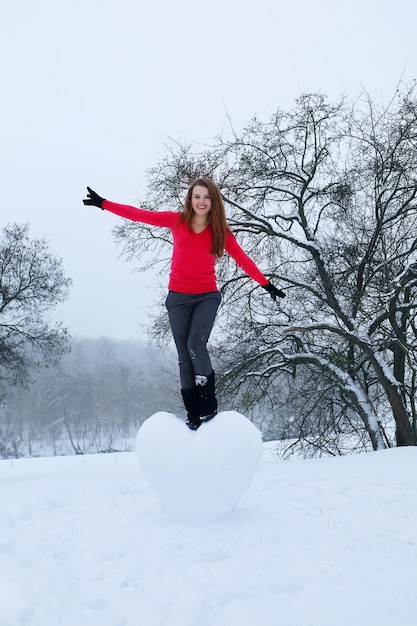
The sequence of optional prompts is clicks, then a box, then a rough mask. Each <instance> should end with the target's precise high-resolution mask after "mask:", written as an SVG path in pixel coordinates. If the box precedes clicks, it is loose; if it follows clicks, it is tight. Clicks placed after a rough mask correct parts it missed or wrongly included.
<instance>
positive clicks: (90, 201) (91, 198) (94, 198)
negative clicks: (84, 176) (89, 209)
mask: <svg viewBox="0 0 417 626" xmlns="http://www.w3.org/2000/svg"><path fill="white" fill-rule="evenodd" d="M87 191H88V193H87V197H86V198H85V199H84V200H83V203H84V204H86V205H89V206H97V207H99V209H102V208H103V207H102V204H103V202H104V200H105V198H102V197H101V196H99V195H98V193H96V192H95V191H93V190H92V189H90V187H87Z"/></svg>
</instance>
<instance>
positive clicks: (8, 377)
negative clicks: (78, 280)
mask: <svg viewBox="0 0 417 626" xmlns="http://www.w3.org/2000/svg"><path fill="white" fill-rule="evenodd" d="M70 282H71V281H70V280H69V279H68V278H67V277H66V276H65V274H64V272H63V269H62V262H61V259H59V258H57V257H55V256H54V255H53V254H51V252H50V251H49V247H48V244H47V242H46V240H45V239H30V238H29V226H28V225H27V224H24V225H19V224H13V225H11V226H6V227H5V228H4V230H3V232H2V236H1V238H0V386H1V387H0V394H1V393H4V391H5V387H6V385H15V384H26V383H28V382H29V379H30V376H31V373H32V372H33V370H34V368H37V367H41V366H47V365H50V364H52V363H55V362H56V361H57V360H58V359H59V358H60V356H61V355H63V354H64V353H66V352H67V351H68V349H69V343H68V333H67V330H66V329H65V328H64V327H63V326H62V325H61V324H59V323H58V324H55V325H52V324H51V323H50V322H49V320H48V318H47V313H48V312H49V311H50V310H51V309H53V308H54V307H55V305H56V304H57V303H58V302H62V301H64V300H65V299H66V297H67V294H68V288H69V285H70Z"/></svg>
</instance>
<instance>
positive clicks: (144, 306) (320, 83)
mask: <svg viewBox="0 0 417 626" xmlns="http://www.w3.org/2000/svg"><path fill="white" fill-rule="evenodd" d="M3 4H4V6H3V7H2V8H1V12H0V58H1V76H0V80H1V99H0V110H1V130H0V133H1V138H0V139H1V142H0V172H1V174H0V176H1V212H0V228H1V229H2V228H3V227H4V226H5V225H6V224H8V223H13V222H19V223H21V222H29V224H30V234H31V236H33V237H35V236H40V235H41V236H42V235H46V237H47V239H48V241H49V243H50V247H51V249H52V251H53V252H54V253H56V254H57V255H59V256H60V257H62V259H63V265H64V268H65V270H66V272H67V274H68V275H69V276H70V277H71V278H72V280H73V287H72V290H71V295H70V298H69V299H68V301H67V303H66V304H64V305H60V306H59V307H58V308H57V310H56V312H55V313H54V319H59V320H62V321H63V322H64V323H65V325H66V326H67V327H68V329H69V331H70V333H71V335H73V336H75V337H80V336H87V337H98V336H101V335H106V336H109V337H114V338H117V339H127V338H137V337H144V336H145V334H144V331H143V330H141V329H140V328H138V324H139V323H141V322H144V321H145V320H146V317H147V314H148V313H149V312H150V311H151V310H152V309H153V307H155V298H154V297H153V288H152V287H153V285H152V283H153V281H152V275H151V274H148V275H146V274H145V275H143V274H138V273H134V272H133V266H131V265H129V264H128V263H126V262H125V261H123V260H121V259H119V258H118V252H119V251H118V250H117V248H116V246H115V244H114V241H113V237H112V234H111V229H112V227H113V226H114V225H115V224H116V223H117V222H118V218H117V217H114V216H112V215H110V214H108V213H104V212H102V211H101V210H99V209H96V208H94V207H84V205H83V204H82V198H83V197H84V193H85V187H86V185H90V186H92V187H93V188H94V189H96V190H97V191H98V193H100V194H101V195H103V196H104V197H106V198H109V199H111V200H114V201H117V202H123V203H126V204H137V201H138V199H140V198H144V197H145V195H146V170H147V169H148V168H149V167H151V166H154V165H155V164H157V163H158V162H159V161H160V159H161V158H162V156H163V155H164V144H165V143H166V141H167V139H168V138H169V137H172V138H174V139H177V140H180V141H186V142H196V143H199V142H210V141H211V140H212V138H213V137H214V136H215V135H217V134H218V133H219V132H221V129H222V127H223V126H224V125H225V124H226V115H230V117H231V119H232V122H233V125H234V127H236V128H240V127H241V126H243V125H244V124H245V123H246V122H247V121H248V120H249V119H250V118H251V117H252V116H253V115H254V114H255V113H256V114H257V115H258V116H259V117H261V118H264V119H268V118H269V116H270V115H271V114H272V113H273V111H274V110H276V109H277V107H284V108H292V106H293V104H294V100H295V99H296V98H297V97H298V96H299V95H300V94H301V93H303V92H311V91H321V92H324V93H326V94H327V95H328V96H329V97H331V98H334V99H336V98H337V97H338V96H339V95H340V94H342V93H345V94H346V95H349V96H352V97H353V96H356V95H358V94H359V93H360V92H361V90H362V88H365V89H366V90H367V91H368V92H369V94H370V95H371V96H372V97H374V98H383V99H384V100H385V101H388V100H389V99H390V97H391V96H392V95H393V93H394V91H395V88H396V86H397V83H398V82H399V80H400V79H401V78H403V79H404V80H405V81H406V82H409V81H410V80H411V79H414V78H416V77H417V45H416V23H417V19H416V18H417V8H416V6H417V5H416V4H415V2H414V0H397V1H396V2H388V1H387V0H333V1H332V2H330V1H326V0H316V1H315V2H311V0H308V1H307V0H299V1H298V2H279V1H277V0H256V2H247V1H245V0H211V2H204V3H203V2H199V3H197V2H195V0H194V1H193V0H176V1H175V2H173V1H172V0H163V1H162V0H159V1H158V0H153V1H152V2H145V1H143V0H142V1H141V0H37V1H36V2H33V1H32V0H16V1H15V2H7V3H3ZM167 282H168V276H167Z"/></svg>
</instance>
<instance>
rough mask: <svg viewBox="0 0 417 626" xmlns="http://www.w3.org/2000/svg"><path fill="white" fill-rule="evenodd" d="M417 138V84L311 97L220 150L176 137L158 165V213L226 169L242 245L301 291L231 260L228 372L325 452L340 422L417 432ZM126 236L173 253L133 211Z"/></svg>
mask: <svg viewBox="0 0 417 626" xmlns="http://www.w3.org/2000/svg"><path fill="white" fill-rule="evenodd" d="M416 147H417V99H416V95H415V88H414V86H411V87H400V88H399V89H398V90H397V92H396V94H395V97H394V98H393V99H392V101H391V102H390V103H389V104H388V105H387V106H385V105H384V104H382V103H379V102H375V101H372V99H371V98H370V97H369V96H368V95H367V94H363V96H362V97H360V98H358V99H357V100H356V101H354V102H353V103H352V102H348V101H347V100H346V99H345V98H342V99H341V100H340V101H339V102H337V103H330V102H329V101H328V100H327V98H325V97H324V96H323V95H321V94H313V95H307V94H306V95H303V96H302V97H300V98H299V99H298V100H297V102H296V104H295V107H294V109H293V110H291V111H282V110H278V111H277V112H276V113H275V114H274V115H273V116H272V117H271V119H270V120H268V121H266V122H263V121H261V120H259V119H257V118H256V117H255V118H253V119H252V120H251V121H250V122H249V123H248V124H247V126H246V127H245V128H244V129H243V130H242V131H240V132H237V131H236V130H234V129H233V128H232V127H231V128H230V129H229V131H228V132H227V133H226V132H225V133H224V134H223V136H221V137H219V138H217V139H216V140H215V142H214V143H213V146H211V147H209V148H205V149H204V150H196V149H195V148H193V147H192V146H182V145H177V144H175V143H172V144H170V145H169V152H168V155H167V156H166V158H165V159H163V161H162V162H161V163H160V164H159V165H158V166H157V167H155V168H153V169H152V170H151V171H150V181H149V197H148V200H147V206H148V207H150V208H152V209H158V208H159V207H161V206H163V207H164V208H175V209H178V208H180V206H181V203H182V200H183V198H184V195H185V191H186V189H187V187H188V185H189V184H190V182H191V181H192V180H193V179H194V178H195V177H197V176H201V175H205V176H209V177H212V178H213V179H214V180H215V182H216V183H217V184H218V185H219V188H220V189H221V192H222V194H223V197H224V201H225V204H226V208H227V213H228V221H229V224H230V225H231V227H232V230H233V231H234V233H235V234H236V235H237V237H238V239H239V241H240V242H241V244H242V245H243V247H244V248H245V250H246V251H247V252H248V253H249V254H250V255H252V257H253V258H254V259H255V260H256V262H257V263H258V265H259V266H260V267H261V269H262V270H263V271H264V273H265V274H266V275H267V276H268V277H269V278H270V279H272V280H273V281H274V282H275V283H277V284H279V286H280V287H281V288H283V289H284V290H285V291H286V292H287V298H286V300H284V301H283V302H280V303H279V305H278V308H274V309H272V308H271V301H270V299H269V296H268V295H266V294H264V292H263V291H262V290H260V289H258V288H256V285H255V284H254V283H253V281H250V280H249V279H248V278H247V277H246V276H245V275H242V272H240V271H239V269H238V268H236V266H235V264H234V263H231V262H230V261H229V259H227V258H224V259H223V260H222V261H221V262H220V263H219V267H218V274H219V278H220V280H219V283H220V285H221V288H222V292H223V311H222V314H221V315H220V316H219V326H220V330H221V331H223V332H220V333H219V342H220V343H219V354H221V362H222V371H223V372H224V376H223V382H224V384H225V385H226V386H227V388H228V390H229V393H230V394H231V393H233V394H238V396H237V397H238V398H239V400H240V401H242V400H244V399H246V402H250V401H253V402H256V401H259V399H262V400H263V401H265V399H269V400H270V401H271V406H272V407H275V411H276V412H278V408H277V407H278V405H279V404H281V405H285V412H286V413H287V414H288V415H290V416H291V420H290V421H289V423H288V425H287V426H288V428H289V424H291V428H290V430H292V433H291V434H292V435H294V432H296V430H297V427H298V429H299V430H298V432H299V435H300V436H306V437H310V443H311V445H313V446H316V447H317V448H318V449H323V447H324V448H327V447H328V448H329V450H330V449H333V451H334V450H339V448H338V443H337V440H336V439H337V438H335V436H334V435H335V433H336V434H337V437H338V439H339V441H340V440H341V438H343V437H347V436H351V435H353V434H355V435H356V436H358V437H359V440H360V441H363V442H364V445H366V441H365V440H364V435H366V437H365V439H366V438H368V441H370V442H371V444H372V447H373V449H380V448H383V447H385V446H386V445H391V440H392V437H391V438H390V435H389V431H390V428H391V427H393V428H391V430H395V439H396V444H397V445H416V443H417V412H416V403H415V397H416V374H417V367H416V363H417V358H416V357H417V327H416V319H417V318H416V304H417V256H416V251H417V219H416V217H417V202H416V195H417V150H416ZM115 236H116V239H117V241H118V242H119V244H121V245H122V247H123V251H124V254H125V255H126V257H128V258H130V259H132V258H134V257H137V258H139V257H141V256H142V253H143V251H144V250H146V251H149V250H152V251H153V253H154V254H153V257H152V261H151V262H154V261H155V262H156V261H161V260H163V262H164V263H165V261H166V259H167V258H168V257H169V254H168V251H167V249H166V245H167V244H166V233H160V232H159V231H157V230H155V229H153V228H150V227H147V226H143V225H140V224H136V223H123V224H122V225H120V226H119V227H117V228H116V229H115ZM161 269H164V271H165V267H163V268H161ZM279 379H281V380H282V379H284V380H285V389H286V390H287V391H286V395H285V397H283V396H282V390H283V386H282V385H279V384H277V381H278V380H279ZM280 393H281V396H280V395H279V394H280ZM387 433H388V434H387Z"/></svg>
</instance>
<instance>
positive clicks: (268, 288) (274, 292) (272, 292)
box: [262, 281, 285, 301]
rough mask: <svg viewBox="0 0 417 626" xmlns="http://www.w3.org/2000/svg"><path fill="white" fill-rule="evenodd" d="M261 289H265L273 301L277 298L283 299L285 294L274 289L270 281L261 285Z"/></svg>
mask: <svg viewBox="0 0 417 626" xmlns="http://www.w3.org/2000/svg"><path fill="white" fill-rule="evenodd" d="M262 287H263V288H264V289H266V291H267V292H268V293H269V295H270V296H271V298H272V299H273V300H274V301H276V299H277V297H278V298H285V293H284V292H283V291H281V289H277V287H275V285H273V284H272V283H271V281H269V282H268V284H267V285H262Z"/></svg>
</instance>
